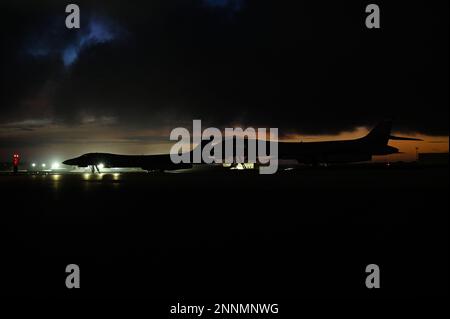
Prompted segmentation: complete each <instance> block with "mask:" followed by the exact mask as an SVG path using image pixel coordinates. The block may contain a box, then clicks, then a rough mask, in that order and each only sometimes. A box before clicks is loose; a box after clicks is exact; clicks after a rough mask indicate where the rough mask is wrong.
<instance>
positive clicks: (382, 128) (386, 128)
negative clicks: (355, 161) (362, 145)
mask: <svg viewBox="0 0 450 319" xmlns="http://www.w3.org/2000/svg"><path fill="white" fill-rule="evenodd" d="M391 128H392V121H383V122H380V123H378V124H377V125H376V126H375V127H374V128H373V129H372V130H371V131H370V132H369V134H367V135H366V136H365V137H364V139H365V140H367V141H369V142H371V143H373V144H376V145H387V143H388V141H389V138H390V136H391Z"/></svg>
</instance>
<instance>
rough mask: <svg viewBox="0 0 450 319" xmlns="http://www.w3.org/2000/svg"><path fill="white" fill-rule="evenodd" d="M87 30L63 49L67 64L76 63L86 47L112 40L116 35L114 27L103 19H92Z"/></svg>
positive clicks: (64, 60) (64, 59) (65, 63)
mask: <svg viewBox="0 0 450 319" xmlns="http://www.w3.org/2000/svg"><path fill="white" fill-rule="evenodd" d="M87 30H88V31H87V32H85V33H83V32H82V33H81V34H80V36H79V37H78V38H77V39H76V40H75V41H74V43H72V44H69V45H68V46H67V47H66V48H65V49H64V50H63V51H62V59H63V62H64V65H65V66H70V65H72V64H73V63H75V62H76V60H77V59H78V56H79V54H80V52H81V51H82V50H83V49H84V48H86V47H89V46H92V45H96V44H101V43H107V42H111V41H113V40H114V39H115V37H116V35H115V33H114V32H113V29H112V27H110V26H108V25H107V24H106V23H105V22H102V21H96V20H91V21H90V23H89V26H88V28H87Z"/></svg>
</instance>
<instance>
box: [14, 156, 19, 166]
mask: <svg viewBox="0 0 450 319" xmlns="http://www.w3.org/2000/svg"><path fill="white" fill-rule="evenodd" d="M19 159H20V157H19V154H14V155H13V165H14V166H19Z"/></svg>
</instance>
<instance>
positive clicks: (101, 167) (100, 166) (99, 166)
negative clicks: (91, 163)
mask: <svg viewBox="0 0 450 319" xmlns="http://www.w3.org/2000/svg"><path fill="white" fill-rule="evenodd" d="M97 167H98V169H103V168H105V165H103V163H100V164H98V165H97Z"/></svg>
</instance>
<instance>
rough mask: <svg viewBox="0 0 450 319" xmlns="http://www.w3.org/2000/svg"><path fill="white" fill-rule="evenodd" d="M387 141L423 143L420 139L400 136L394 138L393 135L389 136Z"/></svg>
mask: <svg viewBox="0 0 450 319" xmlns="http://www.w3.org/2000/svg"><path fill="white" fill-rule="evenodd" d="M389 139H390V140H393V141H423V140H422V139H420V138H412V137H401V136H394V135H390V136H389Z"/></svg>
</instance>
